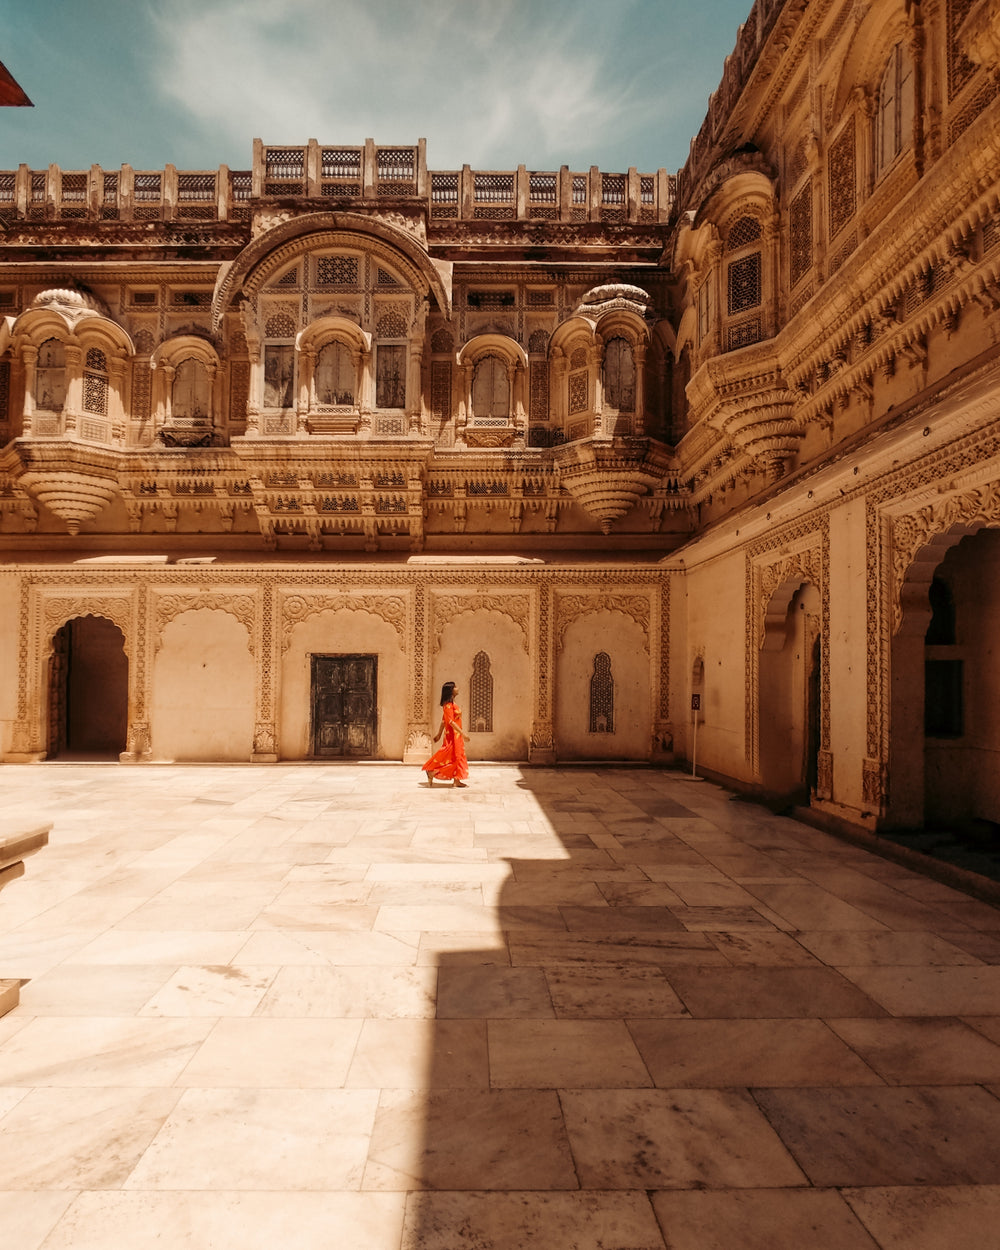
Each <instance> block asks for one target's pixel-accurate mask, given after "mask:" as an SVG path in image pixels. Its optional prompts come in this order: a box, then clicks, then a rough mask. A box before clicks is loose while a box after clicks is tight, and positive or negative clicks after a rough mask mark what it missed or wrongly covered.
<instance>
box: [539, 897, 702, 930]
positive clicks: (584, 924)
mask: <svg viewBox="0 0 1000 1250" xmlns="http://www.w3.org/2000/svg"><path fill="white" fill-rule="evenodd" d="M559 912H560V914H561V916H562V918H563V920H564V921H565V925H566V928H567V930H568V931H569V932H570V933H614V932H617V933H621V932H640V931H642V930H644V929H654V930H656V931H657V932H660V933H662V932H666V931H668V930H670V929H682V928H684V925H683V924H682V923H681V921H680V920H678V919H677V918H676V917H675V916H674V915H673V913H672V912H671V911H670V909H668V908H666V907H646V906H633V905H629V904H626V903H622V904H616V905H615V906H614V907H609V906H607V904H605V905H604V906H602V907H560V908H559Z"/></svg>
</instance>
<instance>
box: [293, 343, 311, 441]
mask: <svg viewBox="0 0 1000 1250" xmlns="http://www.w3.org/2000/svg"><path fill="white" fill-rule="evenodd" d="M315 376H316V353H315V352H314V351H310V350H309V349H308V348H303V350H302V351H300V352H299V393H298V396H297V397H296V402H295V428H296V432H297V433H299V434H308V433H309V427H308V425H307V420H308V417H309V409H310V407H311V406H312V392H313V379H314V377H315Z"/></svg>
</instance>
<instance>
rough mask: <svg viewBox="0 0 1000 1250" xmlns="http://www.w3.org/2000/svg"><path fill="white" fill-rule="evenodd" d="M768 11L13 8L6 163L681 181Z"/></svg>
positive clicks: (290, 2) (1, 28) (547, 6)
mask: <svg viewBox="0 0 1000 1250" xmlns="http://www.w3.org/2000/svg"><path fill="white" fill-rule="evenodd" d="M750 4H751V0H0V61H2V62H3V63H4V64H5V65H6V66H7V68H8V70H9V71H10V72H11V73H12V74H13V76H14V78H15V79H16V80H17V81H18V82H19V83H20V85H21V87H22V88H23V89H24V90H25V91H26V92H27V94H28V96H29V97H30V98H31V100H32V101H33V103H34V108H30V109H28V108H6V109H3V110H0V169H13V168H16V167H17V165H19V164H20V163H22V162H23V163H25V164H27V165H29V166H31V168H33V169H43V168H45V167H46V166H47V165H49V164H57V165H60V166H62V168H63V169H86V168H88V167H89V166H90V165H92V164H97V165H101V166H103V167H104V168H105V169H114V168H116V167H117V166H120V165H122V164H124V163H127V164H130V165H132V166H133V167H134V168H136V169H162V168H163V166H164V165H165V164H167V163H172V164H174V165H176V166H177V168H179V169H213V168H215V167H217V166H219V165H221V164H224V165H228V166H230V168H232V169H249V168H250V164H251V158H252V140H253V138H254V137H257V138H261V139H263V140H264V142H265V143H270V144H303V143H305V142H306V141H307V140H308V139H310V138H314V139H318V140H319V142H320V143H322V144H330V145H336V144H345V145H353V144H360V143H362V142H363V141H364V140H365V139H366V138H373V139H375V141H376V142H377V143H379V144H384V145H393V144H412V143H415V142H416V141H417V139H418V138H425V139H426V140H427V163H428V166H429V168H431V169H455V168H459V167H460V166H462V165H463V164H467V165H471V166H472V167H473V168H474V169H513V168H515V167H516V166H517V165H519V164H523V165H526V166H527V167H528V168H529V169H536V170H553V169H558V168H559V166H561V165H569V166H570V167H571V168H574V169H586V168H588V167H589V166H591V165H597V166H598V167H599V168H600V169H602V170H604V171H606V172H620V171H624V170H626V169H628V168H629V167H630V166H635V167H637V168H638V169H639V170H641V171H644V172H651V171H653V170H655V169H659V168H661V167H662V168H665V169H667V170H668V171H670V172H671V173H673V172H675V171H676V170H678V169H679V168H680V167H681V166H682V165H683V164H684V161H685V160H686V159H687V154H688V146H689V143H690V141H691V139H692V137H693V136H694V135H695V134H696V133H697V131H698V129H699V127H700V126H701V123H702V120H703V119H704V116H705V112H706V108H707V104H708V97H709V95H710V94H711V92H712V91H714V90H715V88H716V86H718V83H719V80H720V78H721V76H722V70H723V63H724V61H725V58H726V56H727V55H728V54H729V53H730V52H731V51H732V49H733V47H734V45H735V42H736V36H737V32H738V30H739V26H740V24H741V22H742V21H743V20H744V19H745V17H746V15H747V13H748V12H749V10H750Z"/></svg>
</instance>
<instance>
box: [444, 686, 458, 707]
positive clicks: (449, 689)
mask: <svg viewBox="0 0 1000 1250" xmlns="http://www.w3.org/2000/svg"><path fill="white" fill-rule="evenodd" d="M454 694H455V683H454V682H453V681H446V682H445V683H444V685H443V686H442V687H441V706H442V707H444V705H445V704H446V703H450V702H451V700H452V697H453V696H454Z"/></svg>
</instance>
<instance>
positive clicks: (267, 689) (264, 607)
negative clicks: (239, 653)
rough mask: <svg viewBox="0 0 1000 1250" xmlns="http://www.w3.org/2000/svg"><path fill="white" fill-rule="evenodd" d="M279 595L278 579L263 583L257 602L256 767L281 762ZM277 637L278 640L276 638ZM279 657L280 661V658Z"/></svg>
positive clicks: (253, 760) (254, 756)
mask: <svg viewBox="0 0 1000 1250" xmlns="http://www.w3.org/2000/svg"><path fill="white" fill-rule="evenodd" d="M278 606H279V605H278V595H277V591H276V588H275V584H274V579H273V578H271V577H266V578H262V579H261V590H260V596H259V597H258V599H257V613H258V619H257V621H256V622H255V625H254V628H255V630H256V631H257V636H258V640H259V645H258V646H257V647H255V649H254V650H255V652H256V655H257V657H258V659H257V682H256V686H257V690H256V702H257V706H256V709H255V715H254V730H253V752H252V754H251V756H250V762H251V763H252V764H275V763H277V760H278V735H277V725H276V722H275V707H276V704H277V699H278V675H277V664H278V663H280V654H281V648H280V646H279V645H278V642H277V638H280V634H281V622H280V620H278V619H277V610H278ZM276 635H277V638H276ZM276 657H278V658H276Z"/></svg>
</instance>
